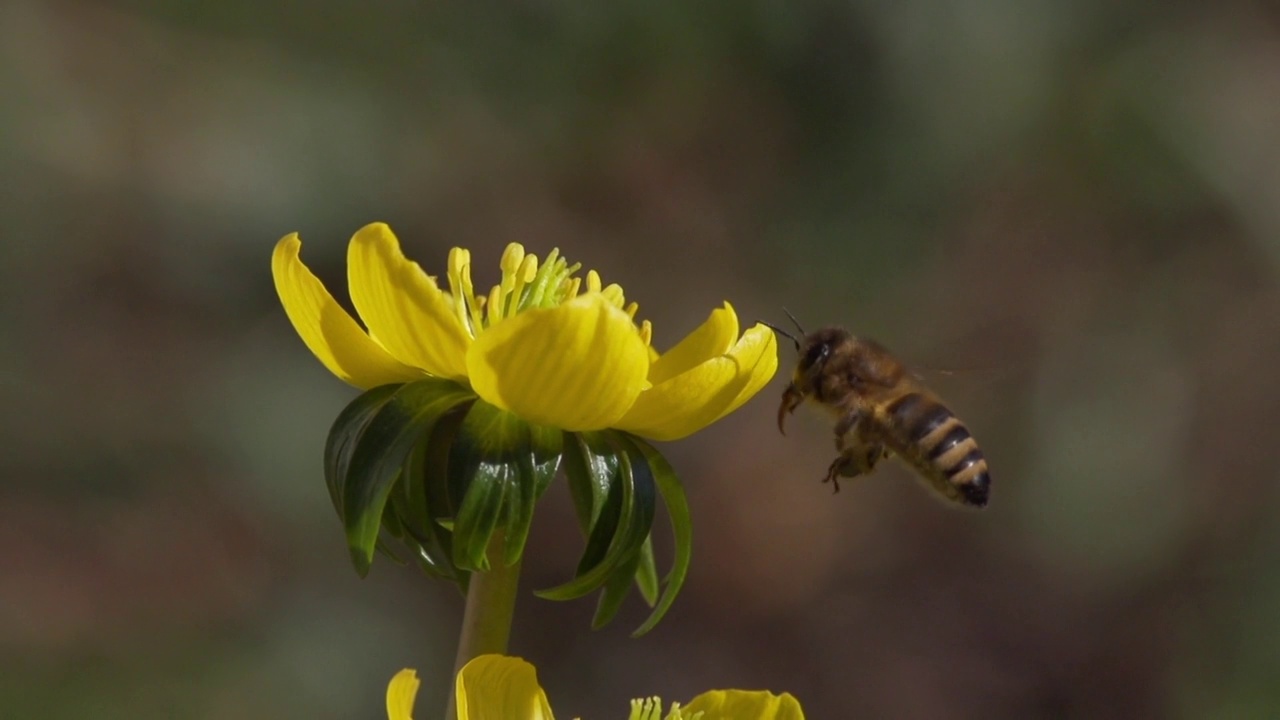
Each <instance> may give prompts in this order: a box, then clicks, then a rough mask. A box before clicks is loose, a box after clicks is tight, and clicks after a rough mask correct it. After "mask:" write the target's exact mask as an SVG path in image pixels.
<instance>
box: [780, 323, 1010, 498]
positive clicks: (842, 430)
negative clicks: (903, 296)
mask: <svg viewBox="0 0 1280 720" xmlns="http://www.w3.org/2000/svg"><path fill="white" fill-rule="evenodd" d="M787 316H788V317H790V318H791V321H792V322H793V323H795V325H796V329H798V330H800V335H801V336H803V339H800V338H797V337H796V336H793V335H791V334H789V333H787V332H785V331H783V330H780V329H779V328H777V327H774V326H773V325H768V323H764V324H766V325H768V327H770V328H772V329H773V330H774V331H775V332H777V333H778V334H780V335H782V336H784V337H786V338H788V339H790V340H791V341H792V342H794V343H795V345H796V352H797V353H798V354H799V356H800V361H799V363H798V364H797V365H796V369H795V373H794V374H793V375H792V378H791V383H790V384H789V385H787V389H786V390H785V391H784V392H783V393H782V404H781V405H780V406H779V407H778V430H779V431H780V432H781V433H782V434H783V435H786V428H785V423H786V419H787V416H788V415H790V414H791V413H793V412H795V409H796V408H797V407H799V406H800V405H801V404H802V403H803V402H804V401H805V400H808V399H812V400H813V401H814V402H816V403H817V404H819V405H821V406H822V407H824V408H826V409H827V410H829V411H831V412H832V413H833V414H834V415H835V417H836V424H835V436H836V450H838V451H839V453H840V455H839V456H838V457H836V459H835V460H833V461H832V462H831V465H830V467H828V468H827V475H826V477H825V478H823V480H822V481H823V482H824V483H825V482H830V483H831V484H832V486H833V487H834V488H835V492H840V481H839V479H838V478H841V477H846V478H852V477H857V476H859V475H867V474H869V473H871V471H872V470H874V469H875V466H876V463H878V462H880V461H881V460H883V459H885V458H889V457H891V456H893V455H897V456H898V457H899V458H901V459H902V460H903V461H905V462H906V463H907V465H909V466H911V468H912V469H913V470H915V471H916V473H918V474H919V475H920V477H921V478H923V479H924V480H925V481H926V482H927V483H928V484H929V486H930V487H932V488H933V489H934V490H936V491H937V492H938V494H940V495H942V496H943V497H945V498H947V499H948V500H951V501H953V502H957V503H960V504H962V505H966V506H969V507H976V508H981V507H986V504H987V495H988V492H989V491H990V488H991V476H990V475H989V474H988V473H987V461H986V458H985V457H983V455H982V450H981V449H980V448H979V447H978V443H977V441H975V440H974V439H973V435H971V434H970V433H969V429H968V428H966V427H965V425H964V423H962V422H961V421H960V419H959V418H957V417H956V416H955V414H954V413H952V412H951V410H950V409H948V408H947V406H946V405H944V404H943V403H942V401H941V400H940V399H939V398H938V396H937V395H935V394H934V393H933V392H932V391H930V390H929V389H928V388H926V387H925V386H924V385H923V383H921V382H920V380H919V379H918V378H917V377H915V375H913V374H912V373H909V372H907V370H906V368H904V367H903V365H902V363H900V362H899V361H898V360H897V359H896V358H895V357H893V355H892V354H890V352H889V351H888V350H886V349H885V348H884V347H883V346H881V345H880V344H879V343H877V342H875V341H873V340H868V339H866V338H860V337H856V336H854V335H853V334H852V333H850V332H849V331H847V330H845V329H843V328H838V327H829V328H824V329H822V330H818V331H816V332H814V333H811V334H806V333H805V332H804V330H803V329H801V328H800V323H799V322H797V321H796V319H795V318H794V317H793V316H792V315H791V313H789V312H788V313H787Z"/></svg>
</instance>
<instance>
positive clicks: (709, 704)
mask: <svg viewBox="0 0 1280 720" xmlns="http://www.w3.org/2000/svg"><path fill="white" fill-rule="evenodd" d="M680 709H681V710H683V711H684V712H686V713H689V714H690V715H692V714H693V713H697V712H701V713H704V715H703V717H705V718H706V719H707V720H718V719H719V718H733V720H804V711H803V710H801V709H800V702H799V701H798V700H796V699H795V696H793V695H792V694H791V693H782V694H781V695H774V694H773V693H771V692H768V691H765V690H750V691H748V690H712V691H710V692H705V693H702V694H701V695H699V696H698V697H696V698H694V699H693V701H692V702H690V703H689V704H688V705H686V706H684V707H682V708H680Z"/></svg>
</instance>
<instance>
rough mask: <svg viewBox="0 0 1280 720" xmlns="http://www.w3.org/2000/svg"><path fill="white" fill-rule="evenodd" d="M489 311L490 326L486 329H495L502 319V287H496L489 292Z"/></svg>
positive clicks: (487, 305)
mask: <svg viewBox="0 0 1280 720" xmlns="http://www.w3.org/2000/svg"><path fill="white" fill-rule="evenodd" d="M486 307H487V308H488V309H489V324H488V325H487V326H486V327H493V326H494V325H496V324H497V323H498V321H499V320H501V319H502V287H501V286H499V285H494V286H493V288H492V289H490V290H489V302H488V303H486Z"/></svg>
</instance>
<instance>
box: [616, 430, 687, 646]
mask: <svg viewBox="0 0 1280 720" xmlns="http://www.w3.org/2000/svg"><path fill="white" fill-rule="evenodd" d="M623 441H624V442H626V443H628V444H629V445H630V446H632V447H633V448H635V449H636V450H638V451H639V452H640V453H641V454H642V455H643V456H644V458H645V460H646V461H647V462H648V466H649V470H650V472H651V473H652V475H653V479H654V481H655V482H656V483H657V485H658V492H659V493H661V495H662V502H663V504H664V505H666V507H667V514H668V515H670V516H671V530H672V533H673V534H674V535H675V545H676V546H675V561H674V562H673V563H672V566H671V572H670V573H669V574H668V575H667V586H666V588H664V589H663V591H662V597H661V598H660V599H659V600H658V606H657V607H656V608H654V610H653V612H652V613H650V615H649V619H647V620H645V621H644V624H643V625H641V626H640V627H639V628H637V629H636V631H635V632H633V633H631V636H632V637H639V636H641V635H644V634H645V633H647V632H649V631H650V630H652V629H653V628H654V626H656V625H657V624H658V622H660V621H661V620H662V617H663V616H664V615H666V614H667V610H669V609H671V604H672V603H673V602H675V599H676V595H679V594H680V588H681V587H683V586H684V579H685V576H686V575H688V573H689V561H690V559H691V558H692V556H693V521H692V519H691V518H690V516H689V500H688V498H686V497H685V494H684V486H682V485H681V484H680V478H678V477H676V473H675V471H674V470H672V469H671V464H670V463H668V462H667V460H666V458H664V457H662V454H661V453H659V452H658V451H657V450H654V449H653V447H652V446H651V445H649V443H647V442H645V441H644V440H641V439H640V438H638V437H635V436H634V435H626V436H625V437H624V438H623Z"/></svg>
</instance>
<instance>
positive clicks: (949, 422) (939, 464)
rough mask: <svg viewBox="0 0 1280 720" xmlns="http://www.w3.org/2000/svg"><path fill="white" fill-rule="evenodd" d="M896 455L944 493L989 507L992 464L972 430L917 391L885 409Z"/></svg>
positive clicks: (966, 503)
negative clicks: (989, 473)
mask: <svg viewBox="0 0 1280 720" xmlns="http://www.w3.org/2000/svg"><path fill="white" fill-rule="evenodd" d="M884 412H885V416H886V417H885V418H884V420H885V422H886V424H887V425H888V431H889V435H890V439H891V440H892V441H893V442H892V444H893V445H896V446H897V447H894V448H893V449H894V451H895V452H897V453H898V455H899V456H900V457H902V459H904V460H906V461H907V462H908V463H909V464H910V465H911V466H912V467H914V468H915V469H916V470H917V471H918V472H919V473H920V474H921V475H923V476H924V477H925V478H926V479H927V480H928V481H929V482H930V484H932V485H933V487H934V488H936V489H937V490H938V491H939V492H940V493H942V494H943V495H945V496H947V497H948V498H950V499H952V500H955V501H957V502H961V503H964V504H965V505H972V506H975V507H985V506H986V504H987V494H988V492H989V490H990V488H991V476H990V475H988V474H987V461H986V458H984V457H983V456H982V450H981V448H979V447H978V443H977V441H975V440H974V439H973V435H970V434H969V429H968V428H966V427H965V426H964V423H962V422H960V420H959V418H957V417H956V416H955V415H953V414H952V413H951V411H950V410H948V409H947V407H946V406H945V405H943V404H942V403H940V402H938V401H937V400H936V399H934V398H932V397H930V396H928V395H925V394H922V393H918V392H911V393H908V394H906V395H903V396H902V397H900V398H897V399H895V400H894V401H892V402H890V403H889V404H888V405H886V406H885V409H884Z"/></svg>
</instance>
